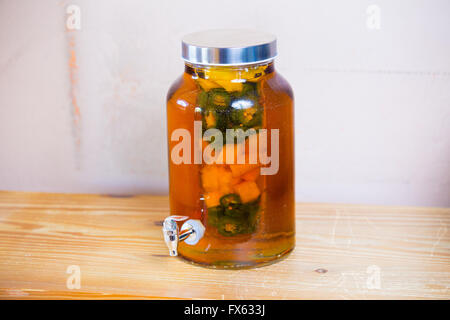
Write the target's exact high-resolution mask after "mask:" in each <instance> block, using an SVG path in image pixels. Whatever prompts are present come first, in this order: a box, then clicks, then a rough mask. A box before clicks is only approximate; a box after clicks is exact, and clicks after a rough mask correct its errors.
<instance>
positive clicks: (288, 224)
mask: <svg viewBox="0 0 450 320" xmlns="http://www.w3.org/2000/svg"><path fill="white" fill-rule="evenodd" d="M167 128H168V151H169V195H170V210H171V214H174V215H182V216H187V217H189V218H191V219H198V220H200V221H201V222H202V223H203V225H204V226H205V227H206V231H205V234H204V236H203V237H202V239H200V241H199V242H198V243H197V244H195V245H189V244H186V243H184V242H180V243H179V247H178V253H179V255H180V256H181V257H182V258H184V259H186V260H188V261H190V262H192V263H196V264H200V265H203V266H207V267H215V268H249V267H255V266H262V265H266V264H269V263H273V262H275V261H277V260H279V259H281V258H282V257H283V256H285V255H287V254H288V253H289V252H291V251H292V250H293V248H294V245H295V200H294V102H293V94H292V90H291V88H290V86H289V84H288V83H287V82H286V81H285V80H284V79H283V78H282V77H281V76H280V75H279V74H278V73H277V72H276V71H275V68H274V63H273V62H268V63H261V64H253V65H247V66H202V65H191V64H189V63H186V65H185V72H184V74H183V75H182V76H181V77H180V78H179V79H178V80H177V81H176V82H175V83H174V84H173V85H172V86H171V88H170V90H169V92H168V95H167ZM211 129H213V130H211ZM242 133H244V135H243V136H239V134H242ZM220 135H222V138H221V139H222V140H221V139H220V137H219V136H220ZM255 146H257V147H255ZM183 147H184V148H183ZM188 147H189V150H188ZM253 147H255V148H253ZM240 156H242V158H239V157H240ZM253 156H255V157H253ZM255 159H256V160H255Z"/></svg>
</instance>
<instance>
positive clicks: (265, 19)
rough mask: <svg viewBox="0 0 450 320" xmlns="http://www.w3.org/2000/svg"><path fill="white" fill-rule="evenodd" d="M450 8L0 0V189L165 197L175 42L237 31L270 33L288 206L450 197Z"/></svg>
mask: <svg viewBox="0 0 450 320" xmlns="http://www.w3.org/2000/svg"><path fill="white" fill-rule="evenodd" d="M71 4H75V5H78V6H79V8H80V9H81V29H80V30H76V31H70V32H69V31H67V30H66V26H65V25H66V20H67V17H68V15H67V14H66V8H67V6H69V5H71ZM370 5H377V6H378V7H379V8H380V9H381V12H380V13H381V15H380V18H381V20H380V22H381V24H380V29H375V30H374V29H370V28H368V26H367V24H366V22H367V19H368V14H367V12H366V10H367V8H368V7H369V6H370ZM449 13H450V1H448V0H431V1H430V0H396V1H392V0H371V1H366V0H346V1H333V0H320V1H317V0H315V1H292V0H277V1H273V0H271V1H269V0H259V1H256V0H252V1H242V0H228V1H226V2H223V1H211V0H209V1H208V0H202V1H197V0H190V1H182V0H177V1H173V0H172V1H162V0H158V1H149V0H146V1H145V0H142V1H129V0H128V1H118V0H114V1H111V0H108V1H106V0H102V1H100V0H96V1H88V0H73V1H50V0H46V1H31V0H29V1H24V0H22V1H13V0H2V1H0V189H3V190H27V191H52V192H82V193H84V192H95V193H114V194H131V193H166V192H167V155H166V152H167V151H166V136H165V134H166V131H165V130H166V129H165V121H166V119H165V95H166V91H167V89H168V87H169V85H170V83H171V82H172V81H173V80H174V79H175V78H176V77H177V76H178V75H180V74H181V72H182V71H183V64H182V61H181V60H180V58H179V55H180V42H179V40H180V38H181V36H182V35H183V34H185V33H188V32H192V31H198V30H201V29H208V28H223V27H244V28H256V29H261V30H265V31H269V32H272V33H274V34H276V35H277V36H278V39H279V52H280V54H279V57H278V59H277V64H276V65H277V69H278V70H279V71H280V72H281V73H282V74H283V75H284V76H285V77H286V78H287V79H288V80H289V81H290V83H291V85H292V87H293V89H294V92H295V97H296V119H295V120H296V182H297V184H296V196H297V200H298V201H320V202H347V203H368V204H394V205H426V206H428V205H430V206H450V19H449ZM71 50H73V52H71ZM71 61H72V64H71V63H70V62H71ZM74 98H75V99H76V100H75V101H74V100H73V99H74Z"/></svg>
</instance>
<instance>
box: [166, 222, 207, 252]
mask: <svg viewBox="0 0 450 320" xmlns="http://www.w3.org/2000/svg"><path fill="white" fill-rule="evenodd" d="M187 219H188V217H186V216H170V217H167V218H166V219H165V220H164V223H163V233H164V241H165V242H166V245H167V247H168V248H169V254H170V255H171V256H177V255H178V242H179V241H184V242H185V243H187V244H190V245H195V244H197V242H198V241H199V240H200V239H201V238H202V237H203V235H204V234H205V227H204V226H203V224H202V223H201V222H200V220H194V219H190V220H187ZM184 220H187V221H186V222H185V223H183V225H182V226H181V230H179V229H178V224H177V221H184Z"/></svg>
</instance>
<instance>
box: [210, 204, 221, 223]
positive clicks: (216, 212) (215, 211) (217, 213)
mask: <svg viewBox="0 0 450 320" xmlns="http://www.w3.org/2000/svg"><path fill="white" fill-rule="evenodd" d="M222 216H223V207H222V206H220V205H219V206H216V207H212V208H208V223H209V224H210V225H212V226H214V227H217V226H218V225H219V222H220V220H221V219H222Z"/></svg>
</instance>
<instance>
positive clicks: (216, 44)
mask: <svg viewBox="0 0 450 320" xmlns="http://www.w3.org/2000/svg"><path fill="white" fill-rule="evenodd" d="M181 48H182V57H183V59H184V60H185V61H187V62H190V63H193V64H202V65H242V64H253V63H259V62H263V61H268V60H272V59H274V58H275V57H276V55H277V39H276V37H275V36H274V35H272V34H270V33H265V32H261V31H255V30H245V29H220V30H207V31H201V32H195V33H190V34H188V35H186V36H184V37H183V39H182V43H181Z"/></svg>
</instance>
